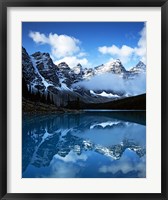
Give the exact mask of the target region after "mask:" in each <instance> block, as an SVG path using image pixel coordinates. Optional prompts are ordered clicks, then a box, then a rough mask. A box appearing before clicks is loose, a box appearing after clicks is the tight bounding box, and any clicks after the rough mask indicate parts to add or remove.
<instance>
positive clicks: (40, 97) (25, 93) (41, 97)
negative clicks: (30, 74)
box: [22, 78, 54, 104]
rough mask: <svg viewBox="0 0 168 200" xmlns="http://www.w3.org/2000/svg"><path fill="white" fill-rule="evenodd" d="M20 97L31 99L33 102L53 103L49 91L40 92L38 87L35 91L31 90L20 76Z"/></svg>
mask: <svg viewBox="0 0 168 200" xmlns="http://www.w3.org/2000/svg"><path fill="white" fill-rule="evenodd" d="M22 97H24V98H25V99H28V100H31V101H33V102H41V103H46V104H54V100H53V97H52V95H51V94H50V93H49V92H47V93H45V92H44V93H41V92H40V91H39V90H38V89H37V91H36V92H35V91H33V90H32V89H31V88H29V89H28V86H27V84H26V81H25V79H24V78H22Z"/></svg>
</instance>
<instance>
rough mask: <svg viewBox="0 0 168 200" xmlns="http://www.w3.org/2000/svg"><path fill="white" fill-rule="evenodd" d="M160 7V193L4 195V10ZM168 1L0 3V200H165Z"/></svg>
mask: <svg viewBox="0 0 168 200" xmlns="http://www.w3.org/2000/svg"><path fill="white" fill-rule="evenodd" d="M50 6H51V7H53V6H55V7H60V6H63V7H65V6H66V7H161V26H162V27H161V36H162V39H161V45H162V47H161V51H162V52H161V65H162V66H161V85H162V86H161V87H162V88H161V193H159V194H158V193H156V194H155V193H146V194H145V193H144V194H142V193H129V194H128V193H126V194H124V193H106V194H103V193H101V194H98V193H87V194H78V193H73V194H72V193H71V194H63V193H62V194H61V193H55V194H54V193H52V194H51V193H50V194H47V193H45V194H43V193H41V194H39V193H33V194H32V193H31V194H30V193H24V194H23V193H13V194H11V193H8V191H7V184H8V182H7V128H8V127H7V100H8V99H7V8H8V7H50ZM167 55H168V0H105V1H103V0H95V1H93V0H80V1H79V0H1V1H0V198H1V199H12V200H14V199H60V200H61V199H62V200H63V199H118V200H128V199H143V200H147V199H152V200H161V199H162V200H164V199H167V198H168V192H167V188H168V184H167V181H168V159H167V158H168V137H167V135H168V132H167V131H168V123H167V120H168V104H167V102H168V92H167V91H168V78H167V75H168V56H167Z"/></svg>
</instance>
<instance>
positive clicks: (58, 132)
mask: <svg viewBox="0 0 168 200" xmlns="http://www.w3.org/2000/svg"><path fill="white" fill-rule="evenodd" d="M145 115H146V113H145V112H142V111H138V112H137V111H131V112H130V111H125V112H123V111H115V112H112V111H86V112H82V113H78V114H75V113H66V114H65V113H64V114H52V115H38V116H24V117H23V131H22V134H23V135H22V177H23V178H63V177H64V178H144V177H146V119H145Z"/></svg>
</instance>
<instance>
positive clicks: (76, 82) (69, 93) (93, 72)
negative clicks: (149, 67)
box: [22, 47, 146, 106]
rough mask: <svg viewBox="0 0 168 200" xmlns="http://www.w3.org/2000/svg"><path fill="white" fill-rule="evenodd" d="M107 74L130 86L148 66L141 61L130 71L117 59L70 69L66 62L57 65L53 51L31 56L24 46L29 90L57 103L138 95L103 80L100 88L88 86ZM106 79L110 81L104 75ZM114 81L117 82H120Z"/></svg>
mask: <svg viewBox="0 0 168 200" xmlns="http://www.w3.org/2000/svg"><path fill="white" fill-rule="evenodd" d="M104 75H108V76H109V75H110V76H111V77H113V76H114V79H115V80H117V79H118V80H122V84H123V85H127V87H129V85H128V83H129V82H130V81H132V82H131V84H132V83H134V82H135V83H136V81H138V79H140V78H141V76H146V65H145V64H144V63H143V62H142V61H139V62H138V63H137V65H136V66H134V67H132V68H131V69H130V70H126V68H125V67H124V66H123V64H122V62H121V61H120V60H119V59H117V60H113V61H111V62H108V63H105V64H102V65H100V66H97V67H94V68H83V67H82V66H81V64H78V65H77V66H74V67H73V68H70V67H69V66H68V64H67V63H65V62H61V63H59V64H58V65H56V64H54V62H53V60H52V58H51V57H50V54H49V53H41V52H36V53H34V54H32V55H29V54H28V53H27V51H26V49H25V48H23V47H22V77H23V79H24V81H25V83H26V86H27V89H28V91H29V92H30V93H35V94H36V93H39V94H40V95H41V96H42V95H44V96H45V97H46V98H47V95H48V96H49V97H50V98H51V99H52V101H53V102H54V104H55V105H57V106H60V105H62V106H66V105H67V104H68V102H70V101H80V102H84V103H105V102H110V101H113V100H118V99H121V98H126V97H130V96H135V95H138V94H136V93H131V92H127V91H125V90H124V89H123V87H122V88H121V89H116V86H115V87H113V86H112V85H110V84H109V87H108V88H103V87H101V84H102V83H101V82H99V81H97V87H93V89H92V88H91V87H88V85H89V84H90V83H92V80H95V79H96V78H97V77H103V76H104ZM104 77H106V76H104ZM103 81H104V82H106V81H107V80H106V79H105V78H104V80H103ZM133 81H134V82H133ZM120 82H121V81H120ZM111 84H113V85H117V81H116V83H115V84H114V83H112V82H111Z"/></svg>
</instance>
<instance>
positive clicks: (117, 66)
mask: <svg viewBox="0 0 168 200" xmlns="http://www.w3.org/2000/svg"><path fill="white" fill-rule="evenodd" d="M146 26H147V25H146V23H145V22H22V47H21V48H22V178H146V67H147V66H146V62H147V57H146V28H147V27H146Z"/></svg>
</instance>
